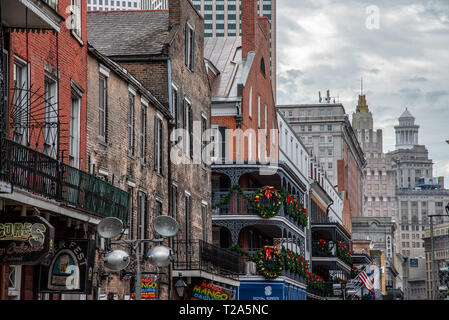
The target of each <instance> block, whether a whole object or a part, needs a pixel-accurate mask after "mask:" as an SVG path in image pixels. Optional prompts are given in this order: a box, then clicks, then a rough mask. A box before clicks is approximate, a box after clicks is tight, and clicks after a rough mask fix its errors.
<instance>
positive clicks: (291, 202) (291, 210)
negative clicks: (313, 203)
mask: <svg viewBox="0 0 449 320" xmlns="http://www.w3.org/2000/svg"><path fill="white" fill-rule="evenodd" d="M283 193H284V196H283V198H284V206H285V212H286V214H287V215H289V216H291V217H292V218H293V219H294V220H295V221H296V222H297V223H299V224H300V225H302V226H303V227H307V221H308V218H307V209H306V208H304V207H303V205H302V203H300V202H299V201H298V200H295V199H294V198H293V197H292V196H291V195H290V194H289V193H286V192H285V191H283Z"/></svg>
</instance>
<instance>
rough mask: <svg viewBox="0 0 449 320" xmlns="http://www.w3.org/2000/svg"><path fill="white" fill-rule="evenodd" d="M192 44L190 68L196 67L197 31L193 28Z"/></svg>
mask: <svg viewBox="0 0 449 320" xmlns="http://www.w3.org/2000/svg"><path fill="white" fill-rule="evenodd" d="M191 40H192V45H191V47H190V52H191V57H190V66H191V67H190V70H192V71H193V70H194V69H195V31H193V30H192V38H191Z"/></svg>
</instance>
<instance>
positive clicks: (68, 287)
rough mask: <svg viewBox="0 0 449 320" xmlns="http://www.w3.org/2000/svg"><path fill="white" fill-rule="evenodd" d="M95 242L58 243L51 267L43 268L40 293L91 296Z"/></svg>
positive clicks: (77, 240) (68, 240)
mask: <svg viewBox="0 0 449 320" xmlns="http://www.w3.org/2000/svg"><path fill="white" fill-rule="evenodd" d="M94 259H95V240H89V239H64V240H61V241H59V242H58V244H57V248H56V253H55V255H54V257H53V259H52V260H51V263H50V265H49V266H41V269H40V279H39V281H40V283H39V289H40V292H51V293H56V292H58V293H77V294H80V293H81V294H90V293H91V291H92V277H93V267H94Z"/></svg>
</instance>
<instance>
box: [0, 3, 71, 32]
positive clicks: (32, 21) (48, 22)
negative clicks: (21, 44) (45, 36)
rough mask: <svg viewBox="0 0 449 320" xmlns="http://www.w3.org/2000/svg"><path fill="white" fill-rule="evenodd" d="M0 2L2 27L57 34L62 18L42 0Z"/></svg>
mask: <svg viewBox="0 0 449 320" xmlns="http://www.w3.org/2000/svg"><path fill="white" fill-rule="evenodd" d="M0 1H1V6H2V7H1V9H2V25H3V26H6V27H10V28H26V27H28V28H30V29H46V30H54V31H56V32H59V30H60V27H59V25H60V24H61V22H63V21H64V17H62V16H61V15H60V14H59V13H58V12H56V10H54V9H53V8H52V7H50V6H49V5H48V4H47V3H46V2H44V1H43V0H0ZM27 9H28V10H27ZM27 15H28V17H27ZM27 20H28V21H27Z"/></svg>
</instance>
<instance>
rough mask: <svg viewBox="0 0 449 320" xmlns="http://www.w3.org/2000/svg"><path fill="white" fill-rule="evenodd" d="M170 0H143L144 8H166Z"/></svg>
mask: <svg viewBox="0 0 449 320" xmlns="http://www.w3.org/2000/svg"><path fill="white" fill-rule="evenodd" d="M166 9H168V0H142V10H166Z"/></svg>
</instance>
